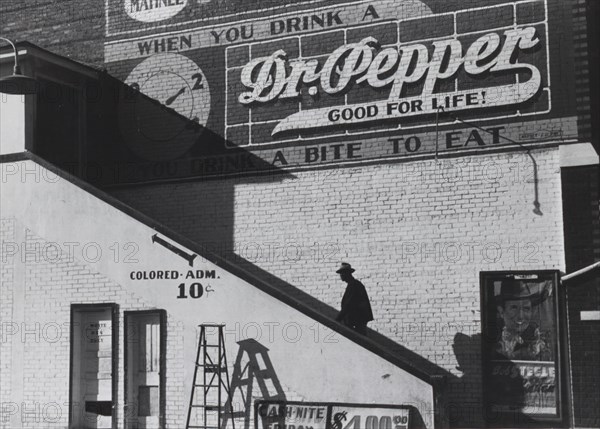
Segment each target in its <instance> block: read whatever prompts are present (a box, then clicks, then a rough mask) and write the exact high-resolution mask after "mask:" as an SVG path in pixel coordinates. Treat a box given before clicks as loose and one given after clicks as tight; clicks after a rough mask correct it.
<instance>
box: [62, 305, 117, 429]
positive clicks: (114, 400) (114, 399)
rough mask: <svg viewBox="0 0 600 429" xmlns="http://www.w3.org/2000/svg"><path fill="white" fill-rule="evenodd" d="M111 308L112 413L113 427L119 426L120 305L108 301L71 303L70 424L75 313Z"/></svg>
mask: <svg viewBox="0 0 600 429" xmlns="http://www.w3.org/2000/svg"><path fill="white" fill-rule="evenodd" d="M102 309H104V310H107V309H108V310H110V313H111V324H112V328H111V331H112V332H111V335H112V339H111V348H112V351H111V353H112V358H111V366H112V368H111V375H112V380H111V385H112V405H111V407H112V413H111V414H112V415H111V426H112V428H113V429H116V428H117V427H118V425H117V423H118V421H117V414H118V413H117V408H116V405H117V403H118V400H117V399H118V398H117V395H118V393H119V383H118V375H119V371H118V368H119V305H118V304H116V303H114V302H107V303H95V304H71V316H70V324H71V333H70V337H69V341H70V344H69V346H70V347H69V348H70V356H69V426H68V427H71V425H72V424H73V381H74V380H73V365H74V353H75V351H74V350H73V344H74V341H73V336H74V335H75V329H73V328H74V318H75V313H76V312H77V311H86V310H87V311H90V310H92V311H93V310H102Z"/></svg>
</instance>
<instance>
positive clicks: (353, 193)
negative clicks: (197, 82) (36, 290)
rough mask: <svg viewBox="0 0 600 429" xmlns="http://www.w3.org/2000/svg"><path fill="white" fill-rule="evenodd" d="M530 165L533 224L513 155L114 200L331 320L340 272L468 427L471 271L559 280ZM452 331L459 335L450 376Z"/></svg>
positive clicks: (549, 198)
mask: <svg viewBox="0 0 600 429" xmlns="http://www.w3.org/2000/svg"><path fill="white" fill-rule="evenodd" d="M532 155H533V156H534V158H535V159H536V161H537V164H538V166H539V171H538V174H539V178H540V180H539V184H538V186H539V201H540V203H541V210H542V212H543V215H542V216H537V215H535V214H533V207H534V206H533V200H534V183H533V181H532V177H533V175H532V170H531V160H530V158H528V157H527V156H526V155H525V154H522V153H512V154H496V155H486V156H474V157H465V158H461V159H456V160H441V161H440V162H439V163H438V162H436V161H435V160H428V161H421V162H415V163H410V164H390V165H377V166H369V167H360V168H346V169H337V170H327V171H308V172H297V173H295V175H294V177H292V178H287V179H285V180H284V181H283V183H280V182H279V181H277V180H272V178H265V179H264V180H260V179H256V180H255V181H254V183H247V181H246V182H243V183H242V182H241V181H238V182H236V181H233V180H222V181H216V180H215V181H207V182H194V183H181V184H177V185H156V186H145V187H135V188H130V189H122V190H118V191H115V192H114V195H116V196H117V197H119V198H121V199H122V200H124V201H125V202H127V203H129V204H131V205H132V206H134V207H135V208H138V209H140V210H142V211H143V212H145V213H147V214H149V215H150V216H152V217H153V218H154V219H156V220H158V221H160V222H162V223H164V224H165V225H167V226H170V227H172V228H173V229H175V230H177V231H179V232H181V233H183V234H185V235H186V236H188V237H190V238H192V239H194V240H196V241H198V242H199V243H202V244H204V245H205V246H207V247H208V248H209V249H212V250H213V251H216V252H218V253H220V254H221V255H223V256H225V257H227V258H230V259H233V260H235V261H236V262H237V263H240V264H242V265H244V266H245V267H246V268H248V269H249V270H251V271H253V272H255V273H257V275H259V276H262V277H263V278H265V279H266V280H267V281H270V282H272V283H275V284H278V285H280V286H281V287H284V288H287V289H288V290H289V291H290V293H295V294H296V296H298V297H299V298H304V299H307V300H308V302H309V303H310V304H311V305H320V307H321V308H322V309H323V311H325V312H326V311H328V310H329V311H330V314H334V312H333V309H332V308H335V309H337V308H338V306H339V301H340V299H341V294H342V292H343V284H342V283H340V281H339V279H338V276H337V275H336V274H335V269H336V267H337V266H338V264H339V262H340V261H348V262H350V263H352V264H353V265H354V266H355V267H356V268H357V272H356V273H355V275H356V276H357V278H359V279H361V280H362V281H363V282H364V284H365V285H366V286H367V289H368V291H369V294H370V296H371V300H372V304H373V308H374V313H375V321H374V322H372V324H371V325H370V326H371V327H372V328H373V329H374V330H376V331H377V332H379V333H381V334H382V335H383V336H385V337H387V338H388V339H391V340H393V342H396V343H397V344H399V345H401V346H404V347H406V348H408V349H410V350H412V351H414V352H416V353H417V354H418V355H419V356H421V357H423V358H424V359H426V360H428V361H430V362H432V363H434V364H435V366H437V370H438V371H439V372H440V373H449V374H451V376H450V379H451V383H450V393H451V397H452V398H453V401H455V402H456V404H457V408H458V411H455V412H454V414H456V412H458V413H459V414H460V415H459V416H455V421H454V423H455V424H460V425H464V424H472V425H473V424H474V425H478V424H481V421H480V420H479V419H480V417H481V415H480V400H481V379H480V374H479V365H480V362H481V359H480V342H479V341H480V340H479V335H478V334H479V333H480V314H479V313H480V311H479V309H480V296H479V272H480V271H483V270H509V269H542V268H544V269H551V268H559V269H564V260H563V239H562V214H561V189H560V173H559V166H558V151H557V150H556V149H547V150H536V151H533V152H532ZM303 292H305V293H307V294H308V295H309V296H306V295H303ZM311 297H313V298H316V299H317V300H318V301H319V302H317V303H315V302H314V301H313V298H311ZM457 333H462V334H465V335H466V336H469V337H470V341H469V342H468V344H461V345H460V346H461V350H460V354H461V358H463V362H462V364H461V365H460V366H461V368H460V370H458V369H457V356H456V355H455V351H456V350H455V349H453V342H454V337H455V335H456V334H457ZM388 346H390V347H392V348H394V345H393V344H391V345H390V344H388ZM398 349H400V347H398ZM465 362H467V364H466V365H465Z"/></svg>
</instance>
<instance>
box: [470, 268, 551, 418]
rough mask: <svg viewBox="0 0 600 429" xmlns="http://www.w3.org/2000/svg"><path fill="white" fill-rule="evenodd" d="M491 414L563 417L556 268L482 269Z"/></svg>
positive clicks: (487, 398)
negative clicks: (527, 270)
mask: <svg viewBox="0 0 600 429" xmlns="http://www.w3.org/2000/svg"><path fill="white" fill-rule="evenodd" d="M482 288H483V290H482V300H483V301H482V320H483V338H484V341H483V348H484V350H483V359H484V365H483V368H484V394H485V401H486V409H487V412H488V417H490V418H491V419H493V418H494V417H497V416H501V415H510V416H512V417H514V418H517V417H523V418H531V419H534V420H535V419H539V418H541V419H547V418H550V419H552V418H560V416H561V395H560V392H561V390H560V388H561V386H560V347H559V326H558V323H557V321H558V296H557V276H556V273H555V272H539V273H534V274H533V273H527V274H525V273H503V274H494V273H484V274H482Z"/></svg>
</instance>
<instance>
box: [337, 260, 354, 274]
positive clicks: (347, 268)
mask: <svg viewBox="0 0 600 429" xmlns="http://www.w3.org/2000/svg"><path fill="white" fill-rule="evenodd" d="M344 271H350V272H351V273H353V272H354V271H355V270H354V268H352V266H351V265H350V264H348V263H346V262H342V266H341V267H340V268H339V269H338V270H337V271H336V273H338V274H339V273H342V272H344Z"/></svg>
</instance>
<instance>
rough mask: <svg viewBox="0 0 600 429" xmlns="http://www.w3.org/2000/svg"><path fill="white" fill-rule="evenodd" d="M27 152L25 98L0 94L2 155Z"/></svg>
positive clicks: (0, 151) (0, 153)
mask: <svg viewBox="0 0 600 429" xmlns="http://www.w3.org/2000/svg"><path fill="white" fill-rule="evenodd" d="M24 151H25V96H23V95H10V94H0V155H8V154H11V153H21V152H24Z"/></svg>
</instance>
